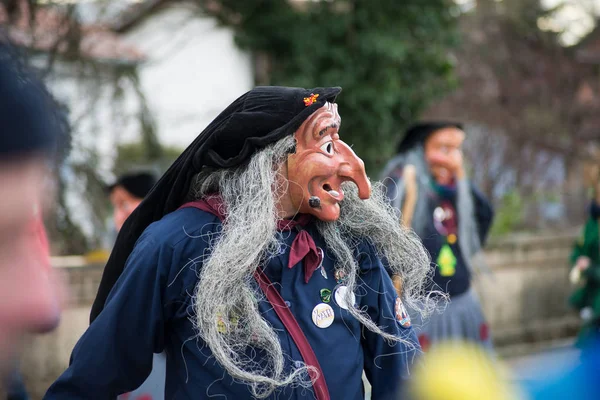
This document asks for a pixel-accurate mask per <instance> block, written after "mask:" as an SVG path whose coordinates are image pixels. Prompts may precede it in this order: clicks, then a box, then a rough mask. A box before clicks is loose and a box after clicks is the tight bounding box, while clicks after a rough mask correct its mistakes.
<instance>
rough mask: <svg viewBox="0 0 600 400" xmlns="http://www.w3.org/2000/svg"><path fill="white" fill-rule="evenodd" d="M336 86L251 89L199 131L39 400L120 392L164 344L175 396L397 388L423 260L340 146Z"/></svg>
mask: <svg viewBox="0 0 600 400" xmlns="http://www.w3.org/2000/svg"><path fill="white" fill-rule="evenodd" d="M340 90H341V89H340V88H335V87H333V88H315V89H312V90H307V89H301V88H287V87H257V88H254V89H253V90H251V91H249V92H247V93H246V94H244V95H242V96H241V97H240V98H239V99H237V100H236V101H234V102H233V103H232V104H231V105H230V106H229V107H228V108H227V109H225V110H224V111H223V112H222V113H221V114H220V115H219V116H218V117H217V118H216V119H215V120H214V121H213V122H212V123H211V124H210V125H209V126H208V127H207V128H206V129H205V130H204V131H203V132H202V133H201V134H200V135H199V136H198V137H197V138H196V139H195V140H194V142H193V143H192V144H191V145H190V146H189V147H188V148H187V149H186V150H185V151H184V152H183V154H182V155H181V156H180V157H179V158H178V159H177V160H176V161H175V163H174V164H173V165H172V166H171V167H170V168H169V170H168V171H167V172H166V173H165V174H164V175H163V176H162V178H161V179H160V180H159V181H158V183H157V184H156V185H155V186H154V188H153V189H152V190H151V192H150V193H149V194H148V196H146V198H145V199H144V201H143V202H142V203H141V204H140V206H139V207H138V208H136V210H135V211H134V212H133V214H132V215H131V216H130V217H129V218H128V219H127V220H126V221H125V224H124V225H123V228H122V229H121V231H120V233H119V236H118V238H117V242H116V244H115V247H114V249H113V252H112V254H111V256H110V259H109V262H108V264H107V266H106V269H105V273H104V276H103V278H102V282H101V284H100V287H99V290H98V296H97V298H96V301H95V303H94V306H93V308H92V315H91V321H92V322H91V325H90V327H89V328H88V330H87V331H86V332H85V333H84V335H83V336H82V337H81V339H80V340H79V342H78V343H77V345H76V346H75V348H74V350H73V354H72V357H71V365H70V366H69V368H68V369H67V370H66V371H65V372H64V373H63V375H62V376H61V377H60V378H59V379H58V380H57V381H56V382H55V383H54V384H53V385H52V386H51V387H50V388H49V390H48V392H47V393H46V396H45V398H46V399H89V398H90V396H92V397H93V398H99V399H100V398H110V397H114V396H117V395H118V394H120V393H124V392H126V391H128V390H131V389H133V388H135V387H136V386H138V385H139V384H140V383H141V382H142V381H143V380H144V379H145V377H146V376H147V375H148V373H149V372H150V369H151V365H152V353H153V352H159V351H162V350H165V352H166V353H167V382H166V388H165V398H168V399H172V398H177V399H202V398H209V397H210V398H212V397H219V398H221V397H222V398H228V399H251V398H269V399H276V398H296V399H314V398H316V399H319V400H322V399H356V400H359V399H360V400H362V399H363V398H364V389H363V385H362V373H363V370H365V371H366V375H367V377H368V379H369V381H370V383H371V385H372V399H374V400H378V399H379V400H381V399H393V398H395V396H396V393H397V391H398V390H399V389H400V387H401V386H402V385H403V382H404V380H405V379H406V378H407V377H408V375H409V374H410V371H411V365H412V364H413V362H414V360H415V358H416V356H417V355H418V353H419V345H418V342H417V338H416V336H415V335H414V332H413V330H412V328H411V322H410V317H409V316H408V314H407V313H406V310H405V307H404V304H405V303H406V304H407V305H411V306H413V308H415V309H420V311H422V312H424V313H426V312H427V311H428V310H430V309H431V308H432V307H433V304H431V303H430V302H426V299H424V298H423V297H422V289H423V287H424V285H425V280H426V278H427V271H428V268H429V263H428V257H427V254H426V251H425V249H424V248H423V247H422V245H421V243H420V241H419V239H418V237H416V235H414V234H413V233H412V232H411V231H409V230H407V229H405V228H403V227H402V226H401V224H400V221H399V219H398V218H397V216H396V215H395V213H394V210H393V208H392V207H391V206H389V204H387V202H386V200H385V197H384V192H383V188H382V187H381V185H380V184H375V185H374V187H373V188H372V187H371V182H370V181H369V179H368V178H367V175H366V172H365V170H364V164H363V162H362V161H361V160H360V159H359V158H358V157H357V156H356V154H354V152H353V151H352V149H351V148H350V146H348V145H347V144H345V143H344V142H343V141H342V140H340V133H339V129H340V123H341V117H340V116H339V114H338V112H337V105H336V104H335V103H334V101H335V98H336V96H337V95H338V93H339V92H340ZM384 264H385V265H384ZM386 268H387V269H390V270H392V271H394V272H395V273H396V274H399V275H401V276H402V279H403V284H404V289H403V293H402V296H401V297H399V296H398V295H397V294H396V291H395V289H394V287H393V284H392V282H391V279H390V277H389V275H388V272H387V269H386ZM419 306H420V307H419Z"/></svg>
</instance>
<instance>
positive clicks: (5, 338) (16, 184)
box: [0, 46, 63, 398]
mask: <svg viewBox="0 0 600 400" xmlns="http://www.w3.org/2000/svg"><path fill="white" fill-rule="evenodd" d="M15 60H16V58H15V57H14V53H13V50H12V49H8V48H5V47H4V46H1V47H0V130H1V133H0V199H2V207H0V374H1V375H5V374H7V373H9V371H10V370H11V369H13V368H14V362H15V361H16V359H18V356H19V349H20V345H21V343H22V341H23V339H24V334H25V333H42V332H48V331H50V330H52V329H53V328H55V327H56V326H57V325H58V322H59V317H60V311H61V300H62V293H63V292H62V287H61V285H60V284H59V280H58V279H57V277H56V276H55V274H54V273H53V272H52V269H51V267H50V259H49V250H48V243H47V238H46V234H45V230H44V227H43V222H42V213H43V210H44V206H45V205H47V204H48V200H49V199H48V197H49V196H48V191H47V190H45V188H44V181H45V179H46V177H47V172H48V168H47V164H48V161H49V160H50V158H51V157H52V154H53V152H54V150H55V146H56V143H57V140H58V136H59V135H60V130H61V126H62V125H61V121H60V120H59V118H60V117H59V115H58V112H57V109H56V107H55V105H54V103H53V102H52V100H51V97H50V95H49V94H48V92H47V91H46V89H45V88H44V86H43V85H42V83H41V82H39V81H38V80H36V79H35V78H34V76H33V74H32V73H31V72H30V71H28V70H27V69H26V68H25V66H23V65H22V64H21V63H19V62H17V61H15ZM9 379H10V378H9ZM14 383H15V381H14V380H13V382H9V384H8V386H9V387H8V389H9V392H10V391H11V390H13V388H11V384H14ZM14 391H15V390H13V394H14V396H15V397H14V398H23V396H26V394H25V393H23V392H21V393H19V394H15V393H14ZM10 395H11V394H10V393H9V396H10ZM18 396H21V397H18Z"/></svg>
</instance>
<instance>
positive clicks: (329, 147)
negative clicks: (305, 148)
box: [321, 142, 333, 155]
mask: <svg viewBox="0 0 600 400" xmlns="http://www.w3.org/2000/svg"><path fill="white" fill-rule="evenodd" d="M321 150H322V151H324V152H325V153H327V154H331V155H333V142H327V143H325V144H324V145H323V146H321Z"/></svg>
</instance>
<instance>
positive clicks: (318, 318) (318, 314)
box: [312, 303, 334, 328]
mask: <svg viewBox="0 0 600 400" xmlns="http://www.w3.org/2000/svg"><path fill="white" fill-rule="evenodd" d="M333 318H334V314H333V308H331V306H330V305H329V304H325V303H320V304H317V305H316V306H315V308H313V312H312V320H313V323H314V324H315V325H316V326H318V327H319V328H327V327H329V326H331V324H333Z"/></svg>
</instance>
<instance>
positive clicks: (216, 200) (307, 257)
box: [180, 195, 323, 283]
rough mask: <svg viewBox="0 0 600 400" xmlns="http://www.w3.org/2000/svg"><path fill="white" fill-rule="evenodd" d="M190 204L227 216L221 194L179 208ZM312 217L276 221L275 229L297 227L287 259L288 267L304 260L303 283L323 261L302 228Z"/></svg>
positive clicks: (312, 240)
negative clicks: (296, 233)
mask: <svg viewBox="0 0 600 400" xmlns="http://www.w3.org/2000/svg"><path fill="white" fill-rule="evenodd" d="M190 204H194V206H195V207H196V208H199V209H201V210H203V211H206V212H208V213H211V214H213V215H216V216H217V217H219V219H220V220H221V221H224V220H225V218H226V216H227V210H226V209H225V204H224V203H223V199H222V198H221V196H218V195H213V196H208V197H206V198H204V199H201V200H196V201H193V202H190V203H186V204H184V205H183V206H181V207H180V208H183V207H187V206H189V205H190ZM311 220H312V217H311V216H310V215H308V214H301V215H299V216H298V218H296V219H283V220H278V221H277V229H278V230H280V231H291V230H292V229H297V230H298V231H299V233H298V235H297V236H296V238H295V239H294V241H293V242H292V247H291V249H290V258H289V260H288V268H293V267H294V266H295V265H296V264H298V263H299V262H300V261H301V260H304V283H308V281H309V280H310V278H311V276H312V275H313V273H314V272H315V271H316V270H317V268H319V267H320V266H321V262H322V261H323V259H322V257H323V253H322V252H319V251H317V245H316V244H315V241H314V239H313V238H312V236H310V234H309V233H308V232H307V231H306V230H305V229H302V227H303V226H306V225H307V224H308V223H310V221H311Z"/></svg>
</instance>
